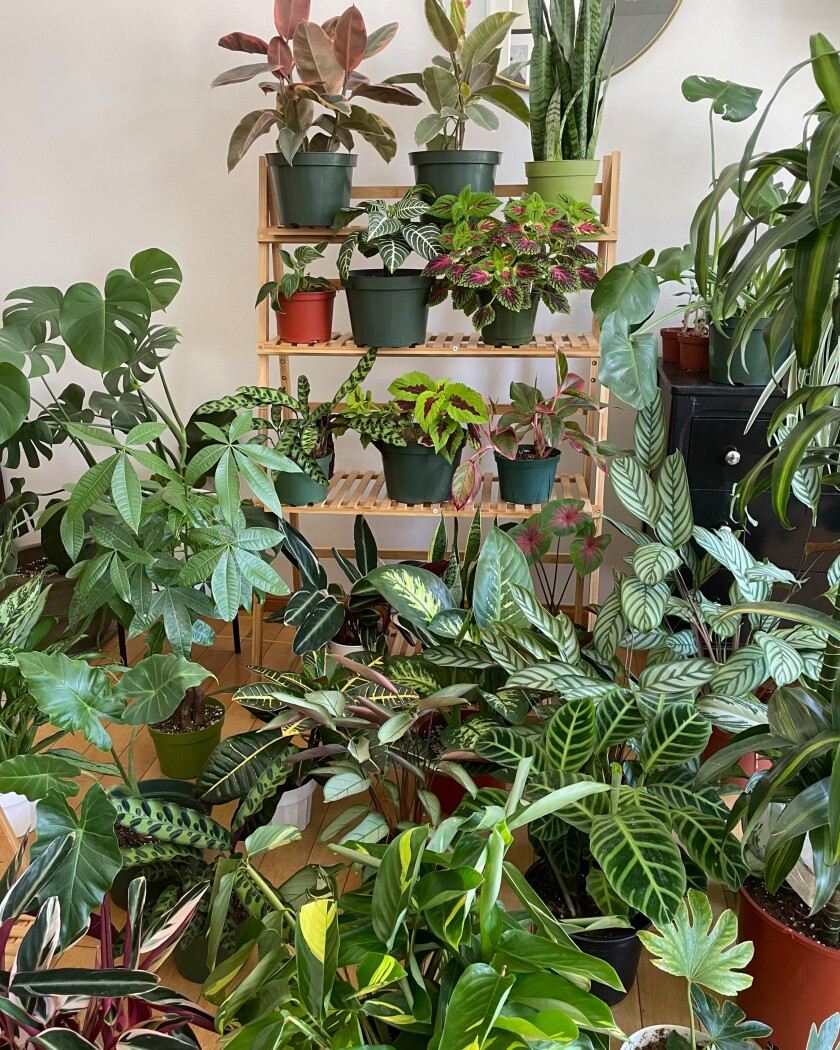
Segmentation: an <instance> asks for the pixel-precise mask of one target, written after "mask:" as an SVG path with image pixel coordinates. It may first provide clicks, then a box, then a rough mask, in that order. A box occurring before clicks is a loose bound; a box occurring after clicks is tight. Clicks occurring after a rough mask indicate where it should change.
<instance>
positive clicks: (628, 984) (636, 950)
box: [571, 915, 651, 1006]
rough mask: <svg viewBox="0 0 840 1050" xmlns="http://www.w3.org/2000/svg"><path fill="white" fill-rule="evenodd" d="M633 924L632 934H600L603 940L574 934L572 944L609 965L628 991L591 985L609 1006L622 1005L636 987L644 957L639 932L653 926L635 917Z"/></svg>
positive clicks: (639, 916) (584, 934) (596, 983)
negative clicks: (642, 956) (634, 986)
mask: <svg viewBox="0 0 840 1050" xmlns="http://www.w3.org/2000/svg"><path fill="white" fill-rule="evenodd" d="M630 921H631V922H632V923H633V929H632V930H615V933H614V936H609V937H607V936H604V934H606V933H607V931H606V930H602V931H600V932H601V934H602V936H600V937H594V936H593V935H592V934H586V933H573V934H572V935H571V937H572V940H573V941H574V942H575V944H576V945H577V946H578V948H580V950H581V951H584V952H586V954H587V955H592V956H593V957H594V958H596V959H603V961H604V962H605V963H609V964H610V966H612V968H613V969H614V970H615V972H616V973H617V974H618V976H619V978H620V979H621V983H622V984H623V985H624V988H625V990H624V991H623V992H619V991H617V990H616V989H615V988H608V987H607V986H606V985H605V984H599V982H598V981H593V982H592V987H591V988H590V989H589V990H590V992H592V994H593V995H597V996H598V998H599V999H602V1000H603V1001H604V1002H605V1003H606V1004H607V1005H608V1006H615V1004H616V1003H620V1002H621V1000H622V999H624V997H625V996H626V995H627V993H628V992H629V991H630V989H631V988H632V987H633V985H634V984H635V983H636V974H637V973H638V970H639V959H640V958H641V955H642V942H641V941H640V940H639V936H638V933H639V930H646V929H648V927H649V926H650V924H651V923H650V919H648V918H646V917H645V916H644V915H636V916H635V917H634V918H632V919H631V920H630Z"/></svg>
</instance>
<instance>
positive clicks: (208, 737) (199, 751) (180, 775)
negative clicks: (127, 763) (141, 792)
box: [148, 700, 225, 780]
mask: <svg viewBox="0 0 840 1050" xmlns="http://www.w3.org/2000/svg"><path fill="white" fill-rule="evenodd" d="M207 706H208V707H216V708H221V710H222V717H221V718H220V719H219V720H218V721H217V722H214V723H213V724H212V725H209V726H204V728H203V729H194V730H191V731H190V732H188V733H161V731H160V730H159V729H155V728H154V727H153V726H149V727H148V728H149V734H150V736H151V738H152V740H153V741H154V745H155V751H156V752H157V757H158V762H159V763H160V768H161V771H162V772H163V773H164V774H165V775H166V776H168V777H175V778H176V779H178V780H192V779H193V777H197V776H198V774H199V773H200V772H201V770H202V769H203V768H204V763H205V762H206V761H207V759H208V758H209V757H210V755H211V754H212V753H213V751H214V749H215V748H216V747H218V745H219V741H220V740H221V739H222V726H223V725H224V721H225V719H224V710H225V709H224V705H223V704H220V703H218V702H217V701H215V700H208V701H207Z"/></svg>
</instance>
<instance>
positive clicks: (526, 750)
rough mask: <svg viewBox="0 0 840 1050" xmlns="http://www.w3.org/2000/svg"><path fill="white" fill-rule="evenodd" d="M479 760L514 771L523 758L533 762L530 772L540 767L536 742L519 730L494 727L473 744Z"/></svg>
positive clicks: (538, 748)
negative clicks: (479, 757)
mask: <svg viewBox="0 0 840 1050" xmlns="http://www.w3.org/2000/svg"><path fill="white" fill-rule="evenodd" d="M475 750H476V753H477V754H478V755H480V756H481V758H483V759H485V760H486V761H488V762H493V763H494V764H495V765H497V766H502V768H503V769H516V768H517V766H518V765H519V763H520V762H521V761H522V759H523V758H531V759H532V760H533V765H532V767H531V768H532V770H535V771H536V770H538V769H540V768H541V767H542V755H541V753H540V747H539V743H538V741H537V740H536V739H535V738H534V737H533V736H529V735H527V734H526V733H523V732H522V731H521V730H516V729H511V728H508V727H506V726H496V727H493V728H492V729H489V730H488V731H487V732H486V733H484V734H483V735H482V737H481V739H479V740H478V741H476V744H475Z"/></svg>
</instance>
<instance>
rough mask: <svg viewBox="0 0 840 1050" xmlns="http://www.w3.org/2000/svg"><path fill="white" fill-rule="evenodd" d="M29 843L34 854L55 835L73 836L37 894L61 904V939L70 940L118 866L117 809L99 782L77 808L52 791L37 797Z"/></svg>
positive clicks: (84, 926) (100, 901)
mask: <svg viewBox="0 0 840 1050" xmlns="http://www.w3.org/2000/svg"><path fill="white" fill-rule="evenodd" d="M37 814H38V815H37V821H36V825H35V831H36V839H35V841H34V842H33V844H32V852H31V856H32V859H33V860H34V859H35V858H36V857H37V856H39V855H40V854H41V853H43V852H44V850H45V849H46V848H47V847H48V846H49V845H50V843H51V842H53V841H54V840H55V839H60V838H63V837H64V836H65V835H68V834H72V835H73V836H74V839H73V846H72V849H71V851H70V854H69V856H68V857H67V859H66V860H65V861H64V862H63V863H62V864H61V865H60V867H58V868H57V869H56V870H55V871H54V872H53V874H52V876H51V878H50V879H49V881H48V882H47V883H46V885H45V886H43V887H42V889H41V891H40V893H39V895H38V899H39V900H41V901H45V900H47V899H48V898H49V897H58V899H59V903H60V905H61V944H62V945H67V944H69V943H71V942H72V941H74V940H75V939H76V938H77V937H78V936H79V935H80V934H81V933H82V932H83V930H84V929H85V928H86V926H87V922H88V918H89V917H90V913H91V912H92V911H93V910H94V908H98V907H99V905H100V904H101V903H102V898H103V897H104V896H105V894H106V893H107V892H108V890H110V888H111V885H112V884H113V881H114V878H115V877H116V874H117V872H118V871H119V870H120V868H121V867H122V857H121V856H120V847H119V844H118V843H117V836H116V835H115V834H114V818H115V816H116V813H115V811H114V807H113V806H112V805H111V803H110V802H109V800H108V798H107V796H106V794H105V792H104V791H103V790H102V788H101V787H100V786H99V784H93V785H92V786H91V787H90V788H88V791H87V794H86V795H85V797H84V799H83V800H82V804H81V806H80V808H79V811H78V813H76V812H75V811H74V810H72V809H71V808H70V806H68V805H67V803H66V802H65V801H64V799H62V798H59V797H58V796H56V795H50V796H49V797H47V798H45V799H42V800H41V801H40V802H39V803H38V810H37Z"/></svg>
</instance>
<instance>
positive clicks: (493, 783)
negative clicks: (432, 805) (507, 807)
mask: <svg viewBox="0 0 840 1050" xmlns="http://www.w3.org/2000/svg"><path fill="white" fill-rule="evenodd" d="M473 780H474V781H475V786H476V787H480V788H507V787H508V785H507V784H505V783H503V782H502V781H501V780H497V779H496V777H492V776H490V774H489V773H485V774H482V775H481V776H477V777H473ZM428 790H429V791H431V793H432V794H433V795H434V796H435V798H436V799H437V800H438V802H440V810H441V813H443V815H444V816H445V817H448V816H449V814H450V813H454V812H455V810H456V809H457V808H458V806H460V804H461V802H462V801H463V798H464V795H466V793H467V789H466V788H465V787H463V786H462V785H461V784H459V783H458V781H457V780H453V779H452V777H448V776H446V774H445V773H434V774H432V776H431V777H430V778H429V783H428Z"/></svg>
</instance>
